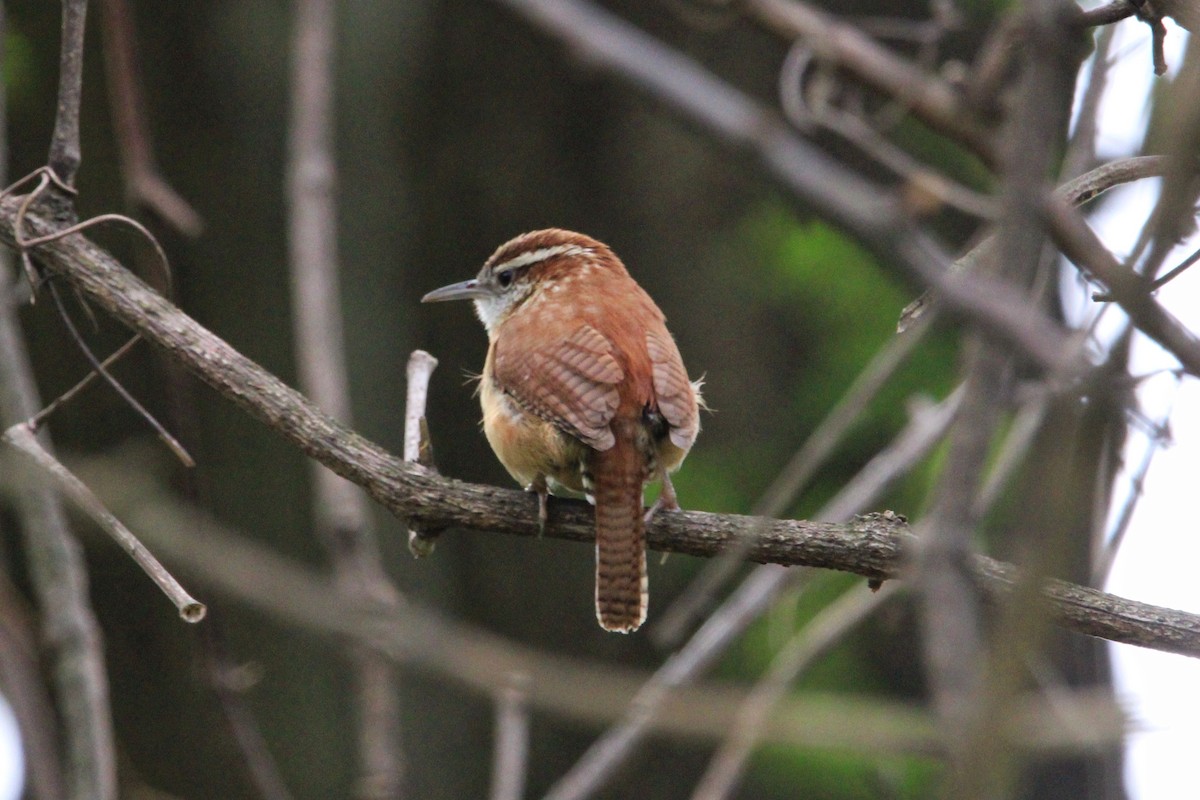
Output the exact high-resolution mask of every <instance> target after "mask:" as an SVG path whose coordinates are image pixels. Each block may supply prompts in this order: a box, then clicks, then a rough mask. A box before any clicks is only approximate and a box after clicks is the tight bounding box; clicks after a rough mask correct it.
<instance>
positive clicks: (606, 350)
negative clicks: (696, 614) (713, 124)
mask: <svg viewBox="0 0 1200 800" xmlns="http://www.w3.org/2000/svg"><path fill="white" fill-rule="evenodd" d="M447 300H471V301H473V302H474V305H475V311H476V313H477V315H478V317H479V319H480V321H481V322H482V323H483V326H484V328H485V330H486V331H487V335H488V351H487V358H486V361H485V363H484V368H483V374H482V376H481V377H480V386H479V397H480V404H481V406H482V410H483V430H484V435H485V436H486V437H487V440H488V443H489V444H490V445H491V447H492V449H493V450H494V451H495V453H496V456H497V457H498V458H499V460H500V463H501V464H502V465H503V466H504V467H505V469H506V470H507V471H508V472H509V474H510V475H512V477H513V478H514V479H515V480H516V481H517V482H518V483H519V484H520V485H521V486H523V487H525V488H526V489H527V490H528V491H531V492H534V493H536V494H537V496H538V524H539V531H543V530H544V529H545V524H546V519H547V495H548V494H549V493H551V492H553V493H555V494H560V493H564V491H563V490H566V491H567V492H575V493H583V494H584V495H585V496H587V498H588V500H589V501H591V502H592V503H593V504H594V505H595V528H596V591H595V599H596V617H597V620H598V621H599V623H600V626H601V627H602V628H604V629H605V630H608V631H615V632H620V633H631V632H633V631H636V630H637V629H638V628H639V627H640V626H641V625H642V623H643V622H644V621H645V619H646V611H647V606H648V602H649V587H648V580H647V575H646V546H645V524H646V523H647V522H649V520H650V519H651V517H652V516H653V515H654V514H655V513H656V512H657V511H659V510H678V509H679V502H678V498H677V496H676V494H675V488H674V486H673V485H672V483H671V478H670V474H671V473H672V472H674V471H675V470H676V469H678V468H679V466H680V464H682V463H683V459H684V457H685V456H686V455H687V453H688V451H689V450H691V447H692V444H693V443H694V442H695V441H696V436H697V435H698V434H699V432H700V413H699V412H700V408H701V407H702V403H703V400H702V398H701V395H700V387H701V383H702V382H701V381H692V380H690V379H689V378H688V374H687V371H686V370H685V369H684V366H683V359H682V358H681V356H680V354H679V348H678V346H677V345H676V343H675V340H674V338H673V337H672V336H671V334H670V332H669V331H668V330H667V327H666V319H665V317H664V315H663V313H662V311H661V310H659V308H658V306H657V305H656V304H655V303H654V301H653V300H652V299H651V298H650V295H648V294H647V293H646V292H645V290H643V289H642V287H641V286H639V285H638V283H637V282H636V281H635V280H634V279H633V278H632V277H631V276H630V274H629V272H628V270H626V268H625V265H624V264H623V263H622V262H621V260H620V259H619V258H618V257H617V256H616V254H615V253H613V251H612V250H611V249H610V248H609V247H608V246H607V245H605V244H603V243H602V242H600V241H598V240H596V239H593V238H592V237H590V236H586V235H584V234H582V233H576V232H573V231H568V230H563V229H560V228H548V229H545V230H537V231H532V232H529V233H525V234H522V235H520V236H517V237H516V238H514V239H512V240H510V241H508V242H506V243H505V244H503V245H501V246H500V247H499V248H498V249H497V250H496V251H495V252H494V253H493V254H492V255H491V257H490V258H488V259H487V261H486V262H484V265H483V268H482V269H481V270H480V271H479V274H478V275H477V276H476V277H475V278H473V279H471V280H467V281H463V282H461V283H455V284H452V285H450V286H445V287H442V288H440V289H436V290H434V291H432V292H430V293H429V294H427V295H425V296H424V297H423V298H422V302H423V303H433V302H441V301H447ZM654 481H661V482H662V491H661V493H660V496H659V499H658V500H657V501H656V503H655V504H654V505H653V506H652V507H651V508H650V509H649V510H648V511H646V510H645V508H644V499H643V490H644V488H645V485H646V484H647V483H648V482H654Z"/></svg>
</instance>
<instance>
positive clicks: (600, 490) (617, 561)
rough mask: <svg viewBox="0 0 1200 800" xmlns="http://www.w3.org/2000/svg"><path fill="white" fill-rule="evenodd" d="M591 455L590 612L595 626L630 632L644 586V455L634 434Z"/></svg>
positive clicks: (640, 613) (641, 609) (641, 615)
mask: <svg viewBox="0 0 1200 800" xmlns="http://www.w3.org/2000/svg"><path fill="white" fill-rule="evenodd" d="M614 433H616V434H617V437H616V439H617V440H616V443H615V444H614V445H613V446H612V447H610V448H609V449H608V450H603V451H600V452H597V453H595V455H593V456H592V463H591V473H592V476H591V477H592V480H593V481H594V492H593V494H594V496H595V498H596V618H597V619H598V620H599V621H600V627H602V628H604V629H605V630H609V631H617V632H619V633H632V632H633V631H636V630H637V629H638V628H639V627H640V626H641V624H642V623H643V622H645V620H646V606H647V603H648V600H649V587H648V583H647V580H646V542H645V531H644V528H643V523H642V513H643V509H642V486H643V485H644V483H645V475H646V466H645V459H644V458H642V456H641V454H640V453H638V451H637V447H636V446H635V444H634V437H633V436H629V435H625V436H622V435H621V432H620V431H614Z"/></svg>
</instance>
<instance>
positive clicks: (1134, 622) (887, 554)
mask: <svg viewBox="0 0 1200 800" xmlns="http://www.w3.org/2000/svg"><path fill="white" fill-rule="evenodd" d="M17 205H18V204H17V202H16V200H15V199H13V198H7V199H3V200H0V241H3V242H5V243H8V244H9V245H10V246H11V245H12V243H13V234H12V220H13V217H14V216H15V214H16V209H17ZM28 224H29V225H31V226H32V227H34V228H42V229H45V228H47V227H48V225H47V223H46V222H45V221H43V220H42V219H41V218H40V217H38V216H36V215H30V217H29V221H28ZM38 257H39V259H40V260H41V261H42V262H43V264H45V265H46V267H47V268H49V269H50V270H51V271H52V272H55V273H57V274H61V275H63V276H64V277H66V278H68V279H69V280H70V281H71V282H72V283H74V284H75V285H77V286H79V287H80V289H81V290H83V291H84V292H85V293H86V294H87V295H88V297H89V298H91V299H92V300H94V301H95V302H96V304H97V305H99V306H100V307H101V308H104V309H105V310H106V311H108V312H109V313H110V314H112V315H113V316H114V317H116V318H117V319H119V320H121V321H122V322H123V323H125V324H126V325H128V326H129V327H131V328H132V329H134V330H136V331H138V332H139V333H141V334H142V335H143V336H144V337H145V338H146V339H147V340H148V341H151V342H153V343H154V344H155V345H156V346H158V347H160V348H162V349H163V350H165V351H166V352H167V353H169V354H170V355H171V356H172V357H174V358H175V359H177V360H178V361H179V362H180V363H181V364H183V366H184V367H186V368H187V369H188V370H190V371H191V372H193V373H194V374H195V375H197V377H199V378H200V379H201V380H203V381H205V382H206V383H208V384H209V385H210V386H212V387H213V388H214V389H216V390H217V391H218V392H220V393H221V394H222V395H224V396H225V397H226V398H227V399H229V400H231V401H232V402H233V403H235V404H236V405H238V406H239V407H240V408H242V409H243V410H245V411H246V412H248V413H249V414H250V415H251V416H253V417H255V418H256V419H258V420H259V421H261V422H263V423H264V424H266V425H267V426H268V427H269V428H271V429H272V430H273V431H275V432H276V433H278V434H279V435H280V436H282V437H283V438H285V439H287V440H288V441H289V442H291V443H292V444H294V445H295V446H296V447H297V448H299V449H300V450H301V451H302V452H304V453H306V454H308V455H309V456H312V457H313V458H315V459H317V460H318V461H320V462H321V463H323V464H325V465H326V466H328V467H329V468H330V469H332V470H333V471H335V472H337V473H338V474H339V475H342V476H343V477H345V478H346V479H348V480H351V481H353V482H355V483H357V484H358V485H360V486H362V487H363V488H365V489H366V490H367V492H368V494H370V495H371V496H372V497H373V498H375V500H376V501H378V502H379V503H380V504H381V505H383V506H384V507H385V508H387V509H389V510H390V511H391V512H392V513H394V514H396V515H397V516H398V517H400V518H401V519H405V520H407V521H408V522H410V523H416V524H419V525H426V526H429V527H443V528H446V527H459V528H468V529H473V530H486V531H498V532H502V533H514V534H519V535H524V536H535V535H537V531H538V525H537V514H536V505H537V500H536V498H533V497H530V496H529V494H528V493H526V492H521V491H517V490H511V489H499V488H496V487H490V486H479V485H475V484H468V483H463V482H461V481H456V480H453V479H451V478H443V477H439V476H436V475H434V474H431V473H430V472H429V471H428V470H426V469H424V468H422V467H419V466H414V465H411V464H406V463H405V462H404V461H403V460H401V459H398V458H396V457H395V456H393V455H390V454H389V453H387V452H385V451H384V450H382V449H381V448H380V447H378V446H377V445H375V444H372V443H371V442H369V441H367V440H366V439H364V438H363V437H361V436H359V435H358V434H356V433H354V432H353V431H351V430H349V429H348V428H346V427H345V426H343V425H341V424H340V423H338V422H336V421H335V420H333V419H331V418H330V417H328V416H327V415H325V414H323V413H321V412H320V411H319V410H318V409H317V408H316V407H314V406H313V404H312V403H311V402H309V401H308V400H307V399H305V398H304V397H303V396H302V395H300V394H299V393H298V392H296V391H295V390H293V389H290V388H288V387H287V386H286V385H284V384H283V383H282V382H281V381H280V380H279V379H278V378H276V377H274V376H273V375H271V374H270V373H268V372H266V371H265V370H263V369H262V368H261V367H259V366H258V365H257V364H255V363H254V362H252V361H251V360H250V359H248V358H246V357H245V356H244V355H242V354H241V353H239V352H238V351H237V350H234V349H233V348H232V347H230V346H229V345H228V344H227V343H226V342H224V341H222V340H221V339H220V338H219V337H217V336H215V335H214V334H213V333H211V332H210V331H208V330H206V329H204V328H203V327H202V326H200V325H199V324H197V323H196V321H195V320H193V319H191V318H190V317H188V316H187V315H186V314H184V313H183V312H182V311H180V310H179V309H178V308H176V307H175V306H174V305H172V304H171V303H170V302H168V301H167V300H166V299H164V298H163V297H162V296H161V295H159V294H158V293H157V292H155V291H154V290H153V289H151V288H150V287H149V286H147V285H146V284H145V283H144V282H142V281H141V280H139V279H138V278H137V277H136V276H135V275H133V274H132V273H130V272H129V271H128V270H126V269H124V268H123V267H121V266H120V264H118V263H117V262H116V261H115V260H114V259H113V258H112V257H111V256H109V255H108V254H107V253H106V252H105V251H103V250H101V249H100V248H98V247H96V246H95V245H93V244H91V243H90V242H88V241H87V240H86V239H85V238H83V237H82V236H78V235H75V236H68V237H65V238H63V239H60V240H58V241H54V242H51V243H48V244H46V245H44V246H43V248H41V249H39V251H38ZM762 524H763V522H762V520H760V519H756V518H752V517H741V516H737V515H718V514H704V513H700V512H683V513H678V514H661V515H658V516H657V517H656V518H655V520H654V522H653V524H652V525H651V526H650V528H649V530H648V531H647V533H648V541H649V545H650V546H651V547H652V548H655V549H658V550H665V551H671V552H679V553H688V554H691V555H699V556H705V557H711V556H713V555H714V554H716V553H718V552H720V551H721V550H724V549H725V548H727V547H729V546H730V545H731V543H732V542H733V541H736V539H737V537H739V536H740V535H742V532H743V531H746V530H750V529H753V528H754V527H756V526H759V525H762ZM593 529H594V524H593V520H592V518H591V511H590V507H588V506H587V505H586V504H584V503H576V502H571V501H568V500H564V501H563V502H561V503H554V504H552V506H551V508H550V519H549V522H548V526H547V531H546V534H547V535H548V536H553V537H556V538H562V539H570V540H574V541H592V540H593V536H594V531H593ZM902 529H903V524H902V523H899V522H886V523H880V522H878V521H876V522H871V521H869V520H867V521H863V520H860V521H858V522H853V523H849V524H848V525H836V524H826V523H808V522H800V521H793V520H772V521H769V522H768V523H767V524H766V525H765V527H764V529H763V532H762V534H761V535H760V536H759V537H758V541H757V542H756V544H755V547H754V549H753V550H752V551H751V552H750V554H749V555H748V558H749V560H751V561H759V562H764V563H765V562H774V563H780V564H808V565H811V566H818V567H824V568H829V569H840V570H845V571H850V572H855V573H857V574H860V575H864V576H865V577H869V578H888V577H891V576H893V575H894V574H896V573H897V569H898V559H899V555H900V548H901V546H902V541H903V537H899V538H898V537H897V533H898V531H900V530H902ZM994 578H995V575H994V574H993V575H992V577H991V578H989V579H988V582H993V581H994ZM993 585H996V584H994V583H993ZM1068 588H1071V591H1072V592H1073V591H1074V590H1075V589H1076V588H1078V589H1079V591H1080V592H1082V594H1071V593H1068V595H1069V597H1068V596H1063V595H1062V594H1061V592H1060V591H1059V590H1058V589H1053V588H1052V589H1051V591H1050V598H1051V601H1052V604H1053V607H1054V609H1055V612H1054V613H1055V615H1056V617H1057V618H1058V619H1059V622H1060V624H1063V625H1064V626H1066V627H1070V628H1072V629H1074V630H1081V631H1083V632H1086V633H1089V634H1090V635H1094V636H1101V637H1102V638H1107V639H1112V640H1113V641H1124V642H1128V643H1132V644H1140V645H1143V646H1154V647H1155V648H1156V649H1164V650H1170V651H1172V652H1183V653H1187V654H1196V655H1200V617H1194V616H1193V615H1189V614H1182V613H1180V612H1171V611H1168V610H1164V609H1157V608H1155V607H1153V606H1148V605H1145V604H1140V603H1135V602H1132V601H1127V600H1121V599H1120V598H1115V597H1112V596H1110V595H1104V594H1103V593H1096V594H1089V592H1090V590H1086V589H1082V588H1080V587H1069V585H1068ZM1152 620H1159V621H1162V622H1163V624H1162V626H1161V630H1159V629H1158V628H1159V626H1158V625H1156V624H1154V622H1152Z"/></svg>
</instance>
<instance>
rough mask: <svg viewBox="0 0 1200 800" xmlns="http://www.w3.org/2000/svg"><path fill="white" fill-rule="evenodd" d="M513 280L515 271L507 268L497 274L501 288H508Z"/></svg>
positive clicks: (497, 281)
mask: <svg viewBox="0 0 1200 800" xmlns="http://www.w3.org/2000/svg"><path fill="white" fill-rule="evenodd" d="M512 282H513V271H512V270H511V269H506V270H504V271H503V272H500V273H498V274H497V275H496V283H498V284H500V288H501V289H507V288H508V287H509V285H510V284H512Z"/></svg>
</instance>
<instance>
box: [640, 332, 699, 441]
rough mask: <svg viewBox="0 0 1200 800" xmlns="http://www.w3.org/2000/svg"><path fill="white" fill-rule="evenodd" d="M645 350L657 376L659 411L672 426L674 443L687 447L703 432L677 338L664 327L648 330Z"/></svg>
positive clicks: (656, 389)
mask: <svg viewBox="0 0 1200 800" xmlns="http://www.w3.org/2000/svg"><path fill="white" fill-rule="evenodd" d="M646 350H647V352H648V353H649V355H650V366H651V370H652V375H653V377H654V394H655V395H656V396H657V398H658V410H659V411H660V412H662V415H663V416H664V417H666V419H667V422H668V423H670V425H671V442H672V443H673V444H674V445H675V446H676V447H681V448H683V449H684V450H687V449H688V448H690V447H691V446H692V442H694V441H695V440H696V434H697V433H699V432H700V415H699V413H698V411H697V408H696V393H695V390H694V389H693V388H692V382H691V381H689V380H688V376H687V372H686V371H685V370H684V368H683V358H681V357H680V355H679V348H678V347H677V346H676V345H675V340H674V339H672V338H671V334H669V333H667V331H666V329H665V328H664V329H663V330H661V331H655V330H649V331H647V332H646Z"/></svg>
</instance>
